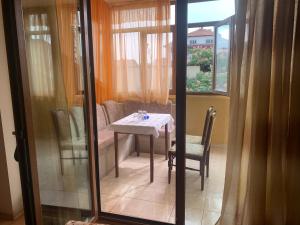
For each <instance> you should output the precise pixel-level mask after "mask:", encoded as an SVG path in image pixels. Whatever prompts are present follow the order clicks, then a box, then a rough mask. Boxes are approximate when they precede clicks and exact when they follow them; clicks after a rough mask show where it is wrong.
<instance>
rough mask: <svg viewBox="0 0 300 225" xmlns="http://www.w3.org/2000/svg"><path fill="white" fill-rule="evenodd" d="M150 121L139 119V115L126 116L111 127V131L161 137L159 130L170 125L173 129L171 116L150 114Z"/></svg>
mask: <svg viewBox="0 0 300 225" xmlns="http://www.w3.org/2000/svg"><path fill="white" fill-rule="evenodd" d="M148 115H149V119H147V120H142V119H140V118H138V113H133V114H131V115H129V116H126V117H124V118H122V119H120V120H118V121H116V122H114V123H112V124H111V125H110V129H111V130H113V131H114V132H118V133H128V134H143V135H153V136H154V137H158V136H159V129H160V128H162V127H163V126H164V125H166V124H168V127H169V130H171V129H172V125H173V122H174V120H173V117H172V116H171V115H170V114H160V113H148Z"/></svg>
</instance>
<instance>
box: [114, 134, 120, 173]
mask: <svg viewBox="0 0 300 225" xmlns="http://www.w3.org/2000/svg"><path fill="white" fill-rule="evenodd" d="M114 143H115V170H116V177H119V150H118V133H117V132H114Z"/></svg>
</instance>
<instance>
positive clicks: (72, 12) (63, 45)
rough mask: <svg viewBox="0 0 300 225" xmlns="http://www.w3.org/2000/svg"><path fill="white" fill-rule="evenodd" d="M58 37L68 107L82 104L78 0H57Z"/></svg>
mask: <svg viewBox="0 0 300 225" xmlns="http://www.w3.org/2000/svg"><path fill="white" fill-rule="evenodd" d="M56 12H57V24H58V33H59V35H58V37H59V43H60V57H61V72H62V75H63V80H64V87H65V95H66V100H67V105H68V107H70V106H72V105H82V101H83V98H82V94H81V93H79V86H78V80H79V79H81V76H80V74H81V71H79V70H80V68H81V66H80V65H79V64H81V60H78V59H79V58H80V56H79V55H78V54H79V51H77V50H78V47H79V46H78V45H79V44H80V43H79V42H77V41H76V40H77V39H78V35H79V33H78V27H77V26H78V24H77V21H78V20H77V1H76V0H71V1H69V0H68V1H66V0H56Z"/></svg>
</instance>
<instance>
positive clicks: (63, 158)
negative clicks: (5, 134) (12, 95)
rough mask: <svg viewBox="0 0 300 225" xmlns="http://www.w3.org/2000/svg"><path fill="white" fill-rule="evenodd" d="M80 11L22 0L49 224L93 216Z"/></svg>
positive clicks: (65, 3)
mask: <svg viewBox="0 0 300 225" xmlns="http://www.w3.org/2000/svg"><path fill="white" fill-rule="evenodd" d="M78 8H79V4H78V2H77V1H75V0H71V1H70V0H60V1H54V0H49V1H40V0H22V9H23V20H24V30H25V42H26V54H27V63H28V77H29V87H30V95H31V99H30V100H31V105H32V118H33V128H34V130H33V132H34V142H35V148H36V160H37V170H38V178H39V189H40V197H41V198H40V199H41V206H42V214H43V215H42V216H43V224H44V225H47V224H57V225H64V224H66V222H68V221H69V220H84V221H86V220H89V218H90V217H91V216H92V214H91V207H92V201H91V190H90V180H89V177H90V175H89V160H88V149H89V146H88V145H87V133H86V116H85V102H84V96H83V93H84V92H83V91H84V85H83V72H82V46H81V34H80V31H81V28H80V19H79V11H78Z"/></svg>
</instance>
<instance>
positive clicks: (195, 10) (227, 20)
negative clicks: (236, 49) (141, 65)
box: [170, 0, 235, 94]
mask: <svg viewBox="0 0 300 225" xmlns="http://www.w3.org/2000/svg"><path fill="white" fill-rule="evenodd" d="M175 11H176V9H175V5H171V8H170V17H171V23H170V24H171V26H173V27H174V25H175ZM234 13H235V5H234V0H216V1H201V2H200V1H199V2H195V1H194V2H192V3H189V4H188V35H187V74H186V76H187V81H186V82H187V86H186V90H187V92H188V93H193V94H195V93H197V94H200V93H217V94H227V93H228V91H229V85H228V83H229V78H230V76H229V69H230V68H229V62H230V37H231V31H232V29H231V20H232V19H231V16H233V15H234ZM173 30H175V29H173ZM173 60H174V59H173ZM173 71H174V70H173ZM172 76H173V78H172V79H173V80H175V73H173V75H172ZM173 83H175V82H173ZM173 85H174V84H173ZM170 93H171V94H175V93H176V90H174V88H173V89H172V90H171V89H170Z"/></svg>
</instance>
